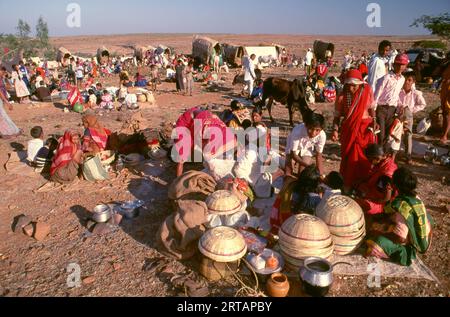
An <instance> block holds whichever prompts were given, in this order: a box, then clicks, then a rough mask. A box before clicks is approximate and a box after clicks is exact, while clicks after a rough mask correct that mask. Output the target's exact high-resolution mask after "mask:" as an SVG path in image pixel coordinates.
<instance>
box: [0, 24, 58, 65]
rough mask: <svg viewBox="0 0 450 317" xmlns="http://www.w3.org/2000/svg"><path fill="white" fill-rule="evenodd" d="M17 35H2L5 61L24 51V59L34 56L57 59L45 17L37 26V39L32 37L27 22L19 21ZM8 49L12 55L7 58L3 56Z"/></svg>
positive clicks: (1, 44)
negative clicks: (5, 49)
mask: <svg viewBox="0 0 450 317" xmlns="http://www.w3.org/2000/svg"><path fill="white" fill-rule="evenodd" d="M16 30H17V33H16V35H13V34H0V49H1V51H0V54H1V55H0V56H1V58H2V59H3V57H5V58H12V57H13V56H15V52H17V51H19V50H23V52H24V55H23V56H24V58H29V57H33V56H41V57H42V56H44V57H45V58H46V59H48V60H53V59H55V58H56V51H55V49H54V48H53V47H52V46H51V45H50V42H49V36H48V34H49V30H48V25H47V23H46V22H45V20H44V18H43V17H39V20H38V22H37V25H36V37H35V38H32V37H30V34H31V28H30V26H29V25H28V23H27V22H25V21H23V20H21V19H20V20H19V22H18V24H17V27H16ZM4 48H8V49H9V51H10V53H9V54H8V55H7V56H3V49H4Z"/></svg>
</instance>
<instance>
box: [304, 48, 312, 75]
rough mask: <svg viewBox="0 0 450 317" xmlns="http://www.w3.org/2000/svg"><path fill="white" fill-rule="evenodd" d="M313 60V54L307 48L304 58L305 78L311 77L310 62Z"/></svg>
mask: <svg viewBox="0 0 450 317" xmlns="http://www.w3.org/2000/svg"><path fill="white" fill-rule="evenodd" d="M313 59H314V53H313V52H312V50H311V49H310V48H308V52H307V53H306V56H305V66H306V76H308V77H309V76H310V75H311V66H312V60H313Z"/></svg>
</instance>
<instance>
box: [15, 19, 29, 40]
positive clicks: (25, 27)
mask: <svg viewBox="0 0 450 317" xmlns="http://www.w3.org/2000/svg"><path fill="white" fill-rule="evenodd" d="M16 30H17V36H18V37H20V38H22V39H26V38H28V37H29V36H30V33H31V28H30V25H29V24H28V23H27V22H25V21H23V20H22V19H19V23H18V24H17V27H16Z"/></svg>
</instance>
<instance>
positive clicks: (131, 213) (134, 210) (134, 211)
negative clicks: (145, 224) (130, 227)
mask: <svg viewBox="0 0 450 317" xmlns="http://www.w3.org/2000/svg"><path fill="white" fill-rule="evenodd" d="M144 204H145V203H144V202H143V201H142V200H133V201H127V202H125V203H123V204H122V205H120V211H121V214H122V215H123V216H124V217H125V218H126V219H134V218H136V217H138V216H139V212H140V208H141V207H142V206H144Z"/></svg>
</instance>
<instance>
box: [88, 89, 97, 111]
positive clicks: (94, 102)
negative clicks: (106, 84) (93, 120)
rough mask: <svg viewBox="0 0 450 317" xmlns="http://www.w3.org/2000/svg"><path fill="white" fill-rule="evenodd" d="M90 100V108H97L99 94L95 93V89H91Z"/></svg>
mask: <svg viewBox="0 0 450 317" xmlns="http://www.w3.org/2000/svg"><path fill="white" fill-rule="evenodd" d="M88 92H89V100H88V104H87V107H88V108H89V109H95V108H97V96H96V95H95V92H94V90H93V89H89V91H88Z"/></svg>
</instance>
